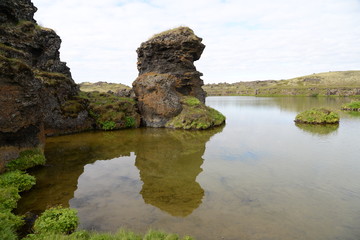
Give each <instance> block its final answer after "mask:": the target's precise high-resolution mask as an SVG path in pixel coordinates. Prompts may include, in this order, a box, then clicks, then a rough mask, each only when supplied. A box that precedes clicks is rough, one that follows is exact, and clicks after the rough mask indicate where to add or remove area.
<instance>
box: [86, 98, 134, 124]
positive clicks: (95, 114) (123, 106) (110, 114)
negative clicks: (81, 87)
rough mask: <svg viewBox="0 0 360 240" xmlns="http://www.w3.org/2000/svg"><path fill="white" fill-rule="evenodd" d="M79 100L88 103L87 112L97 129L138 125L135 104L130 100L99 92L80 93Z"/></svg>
mask: <svg viewBox="0 0 360 240" xmlns="http://www.w3.org/2000/svg"><path fill="white" fill-rule="evenodd" d="M79 98H82V99H86V100H88V101H89V106H88V111H89V114H90V116H91V117H92V118H94V120H95V122H96V125H97V128H98V129H102V130H106V131H107V130H115V129H122V128H135V127H139V125H140V116H139V114H138V113H137V106H136V102H135V100H134V99H132V98H125V97H118V96H115V95H114V94H110V93H100V92H80V94H79Z"/></svg>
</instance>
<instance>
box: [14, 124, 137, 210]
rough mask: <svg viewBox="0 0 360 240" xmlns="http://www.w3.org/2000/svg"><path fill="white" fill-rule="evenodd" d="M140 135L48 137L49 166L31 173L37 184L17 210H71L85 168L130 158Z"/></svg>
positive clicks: (46, 149) (112, 134)
mask: <svg viewBox="0 0 360 240" xmlns="http://www.w3.org/2000/svg"><path fill="white" fill-rule="evenodd" d="M138 136H139V131H138V130H132V131H128V130H122V131H116V132H87V133H81V134H74V135H67V136H60V137H53V138H48V139H47V141H46V147H45V156H46V159H47V162H46V166H45V167H40V168H37V169H34V170H33V171H31V174H33V175H34V176H36V185H35V186H34V187H33V189H31V191H29V192H25V193H23V194H22V198H21V199H20V201H19V204H18V209H17V211H18V212H19V213H25V212H27V211H32V212H35V213H40V212H42V211H44V210H45V209H46V208H48V207H51V206H54V205H59V204H61V205H63V206H65V207H68V206H69V200H70V199H72V198H73V197H74V192H75V190H76V189H77V184H78V178H79V176H80V175H81V174H82V173H83V172H84V166H85V165H86V164H90V163H93V162H95V161H96V160H106V159H113V158H116V157H121V156H130V152H133V151H134V147H135V146H136V143H137V139H138Z"/></svg>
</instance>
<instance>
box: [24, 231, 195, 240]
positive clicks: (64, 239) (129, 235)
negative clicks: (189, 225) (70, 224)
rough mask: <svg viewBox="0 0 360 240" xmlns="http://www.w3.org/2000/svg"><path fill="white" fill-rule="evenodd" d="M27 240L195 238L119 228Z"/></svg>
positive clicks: (44, 234) (35, 236) (156, 239)
mask: <svg viewBox="0 0 360 240" xmlns="http://www.w3.org/2000/svg"><path fill="white" fill-rule="evenodd" d="M25 240H194V238H192V237H189V236H185V237H183V238H180V237H179V236H178V235H176V234H168V233H164V232H161V231H154V230H149V231H148V232H147V233H146V234H145V235H144V236H141V235H139V234H136V233H133V232H130V231H126V230H119V231H118V232H117V233H115V234H111V233H97V232H88V231H77V232H74V233H72V234H70V235H64V234H56V233H42V234H31V235H28V236H27V237H26V238H25Z"/></svg>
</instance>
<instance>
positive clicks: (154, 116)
mask: <svg viewBox="0 0 360 240" xmlns="http://www.w3.org/2000/svg"><path fill="white" fill-rule="evenodd" d="M201 41H202V39H201V38H199V37H197V36H196V35H195V34H194V32H193V31H192V30H191V29H190V28H188V27H179V28H175V29H172V30H168V31H165V32H162V33H160V34H157V35H155V36H153V37H152V38H151V39H149V40H148V41H146V42H143V43H142V44H141V46H140V47H139V48H138V49H137V53H138V63H137V65H138V70H139V76H138V78H137V79H136V80H135V81H134V83H133V89H134V92H135V95H136V97H137V100H138V106H139V110H140V113H141V115H142V119H143V124H144V125H145V126H149V127H165V126H166V127H175V126H174V125H167V123H168V122H169V121H170V120H171V119H173V118H174V117H176V116H178V115H179V114H180V113H182V112H183V110H184V99H183V98H184V97H186V96H190V97H194V98H196V99H198V101H200V103H201V104H202V105H204V104H205V96H206V94H205V92H204V90H203V89H202V88H201V87H202V86H203V81H202V80H201V78H200V77H201V76H202V73H200V72H198V71H197V70H196V68H195V66H194V61H196V60H198V59H199V58H200V56H201V54H202V52H203V50H204V48H205V45H204V44H202V43H201ZM201 104H197V106H200V105H201ZM203 110H204V111H205V112H206V111H207V109H206V108H205V106H204V108H203ZM196 114H197V115H199V114H200V115H201V112H199V111H197V112H196ZM224 120H225V118H224V119H223V121H222V122H221V123H223V122H224ZM210 121H211V120H210ZM221 123H220V124H221ZM218 124H219V123H218V122H216V123H215V122H212V123H210V124H207V125H206V126H214V125H218ZM190 125H191V124H190ZM188 126H189V125H188ZM175 128H183V127H182V126H177V127H175ZM186 128H196V127H193V126H192V127H186Z"/></svg>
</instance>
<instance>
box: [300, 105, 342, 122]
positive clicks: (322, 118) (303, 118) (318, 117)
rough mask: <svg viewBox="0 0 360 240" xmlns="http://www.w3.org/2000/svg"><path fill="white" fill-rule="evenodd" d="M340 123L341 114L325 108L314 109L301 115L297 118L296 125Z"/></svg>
mask: <svg viewBox="0 0 360 240" xmlns="http://www.w3.org/2000/svg"><path fill="white" fill-rule="evenodd" d="M339 121H340V118H339V114H337V113H335V112H332V111H330V110H328V109H325V108H319V109H316V108H313V109H310V110H307V111H304V112H302V113H299V114H298V115H297V116H296V118H295V122H296V123H308V124H336V123H339Z"/></svg>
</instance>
